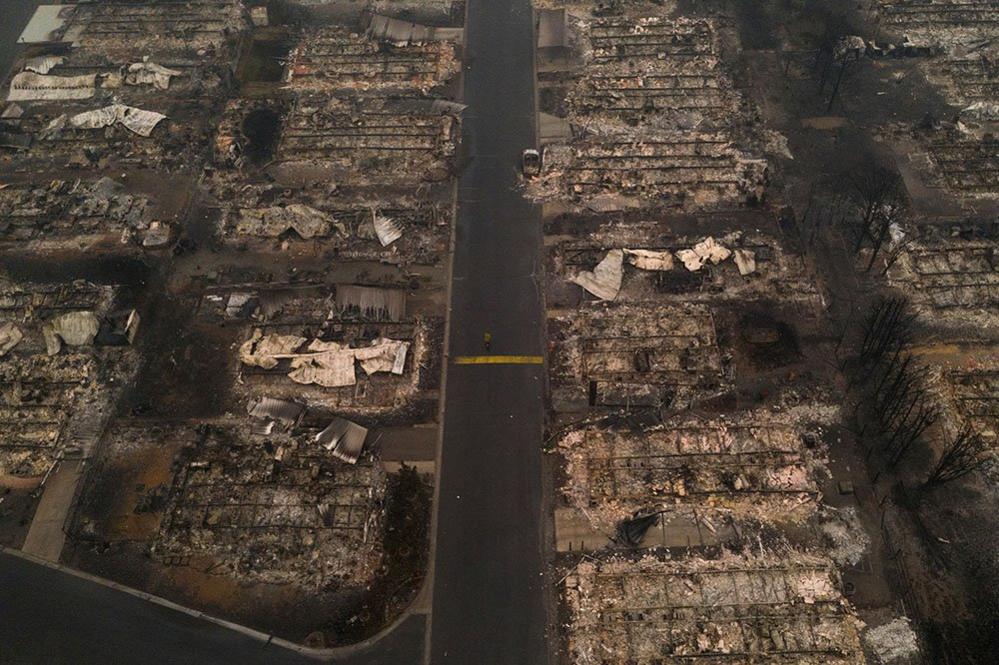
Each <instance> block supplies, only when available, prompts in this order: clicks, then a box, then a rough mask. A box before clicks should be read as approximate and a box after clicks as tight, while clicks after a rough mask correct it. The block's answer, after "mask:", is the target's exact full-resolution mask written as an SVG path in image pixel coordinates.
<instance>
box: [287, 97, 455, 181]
mask: <svg viewBox="0 0 999 665" xmlns="http://www.w3.org/2000/svg"><path fill="white" fill-rule="evenodd" d="M456 132H457V124H456V122H455V120H454V118H453V117H451V116H449V115H441V114H440V113H438V112H436V111H434V110H432V109H431V108H430V107H429V105H428V106H427V107H426V108H425V109H423V110H420V109H419V108H414V107H407V106H405V105H403V104H400V103H399V102H393V101H387V100H383V99H367V98H353V99H351V98H345V97H326V96H318V95H315V94H310V95H303V96H302V97H300V98H299V99H298V101H297V103H296V104H295V106H294V108H293V109H292V110H291V112H290V113H289V115H288V118H287V119H286V121H285V124H284V127H283V129H282V132H281V139H280V142H279V144H278V147H277V153H276V156H277V159H278V160H279V161H281V162H286V163H288V164H289V166H286V167H285V169H289V168H292V166H291V165H294V164H301V163H303V162H304V163H308V164H314V165H318V166H320V167H324V168H326V169H329V170H330V171H331V172H332V173H333V174H334V175H335V176H336V181H337V182H340V183H343V184H347V185H364V184H376V183H379V182H385V183H389V184H395V183H406V184H412V185H418V184H419V183H421V182H424V181H426V182H435V181H443V180H445V179H447V178H448V177H449V175H450V173H449V169H448V166H447V163H448V162H447V160H448V158H449V157H450V156H451V155H453V154H454V147H455V142H456V140H457V137H458V135H457V133H456Z"/></svg>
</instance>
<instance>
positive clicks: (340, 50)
mask: <svg viewBox="0 0 999 665" xmlns="http://www.w3.org/2000/svg"><path fill="white" fill-rule="evenodd" d="M460 68H461V67H460V63H459V61H458V59H457V58H456V57H455V48H454V45H453V44H452V43H450V42H447V41H440V42H427V43H414V44H401V45H400V44H397V43H393V42H391V41H389V42H387V43H384V42H383V43H380V42H377V41H375V40H373V39H370V38H368V37H367V36H365V35H360V34H356V33H352V32H350V31H349V30H347V29H345V28H342V27H338V26H334V27H325V28H321V29H318V30H314V31H311V32H309V33H306V34H305V35H303V39H302V42H301V44H300V45H299V46H298V47H296V48H294V49H292V51H291V53H290V55H289V63H288V68H287V74H286V79H287V82H288V84H289V87H290V88H291V89H292V90H296V91H319V90H365V91H374V90H378V89H381V88H385V89H391V90H399V89H404V88H409V89H412V90H413V91H414V92H420V93H423V94H427V93H429V92H430V91H431V90H432V89H433V88H436V87H438V86H440V85H443V84H444V83H446V82H447V81H448V80H450V79H451V78H452V77H453V76H455V75H456V74H457V73H458V71H459V69H460Z"/></svg>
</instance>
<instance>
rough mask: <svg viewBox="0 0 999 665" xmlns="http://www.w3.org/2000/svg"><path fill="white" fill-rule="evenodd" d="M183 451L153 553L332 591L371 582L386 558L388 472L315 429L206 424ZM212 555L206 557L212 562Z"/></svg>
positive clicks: (243, 575)
mask: <svg viewBox="0 0 999 665" xmlns="http://www.w3.org/2000/svg"><path fill="white" fill-rule="evenodd" d="M201 431H202V434H201V435H200V436H199V437H198V440H197V443H196V444H195V445H194V446H193V447H188V448H185V449H184V450H183V451H182V453H181V454H180V456H179V458H178V460H177V462H176V467H177V468H178V471H177V473H176V475H175V476H174V478H173V480H172V482H171V485H170V489H169V492H168V494H167V499H166V507H165V509H164V513H165V516H164V519H163V521H162V525H161V529H160V534H159V537H158V538H157V539H156V540H155V542H154V543H153V544H152V545H151V551H152V552H153V553H154V554H155V555H156V556H157V557H158V558H160V559H163V560H165V561H167V562H169V561H174V560H177V561H180V560H189V559H192V558H198V559H199V560H200V561H204V562H205V567H206V568H209V569H212V570H213V572H215V573H216V574H230V575H234V576H236V577H237V578H241V579H246V580H252V581H258V582H266V583H272V584H285V583H294V584H296V585H298V586H301V587H303V588H310V587H311V588H314V589H326V590H328V589H330V588H336V587H338V586H340V585H341V584H350V585H351V586H363V585H364V584H366V583H367V582H368V581H370V580H371V579H372V578H373V576H374V573H375V570H376V569H377V567H378V565H379V561H380V557H381V549H380V545H381V536H380V532H381V528H382V524H381V520H380V506H381V502H382V499H383V495H384V490H385V478H384V472H383V471H381V469H380V467H378V466H377V465H375V464H374V463H373V462H372V460H371V459H370V458H369V457H365V458H364V459H363V460H362V461H359V462H357V463H356V464H348V463H345V462H343V461H341V460H339V459H337V458H336V457H335V456H334V455H333V454H332V453H330V452H329V451H328V450H326V449H325V448H324V447H323V446H322V445H321V444H319V443H317V442H315V441H313V440H311V439H310V438H309V437H306V436H301V435H297V436H291V435H286V434H276V433H275V434H271V435H269V436H266V437H264V436H260V435H255V434H251V433H250V432H249V431H248V429H247V428H246V427H239V426H234V425H232V424H229V425H214V424H213V425H207V426H204V427H203V428H202V430H201ZM206 560H207V561H206Z"/></svg>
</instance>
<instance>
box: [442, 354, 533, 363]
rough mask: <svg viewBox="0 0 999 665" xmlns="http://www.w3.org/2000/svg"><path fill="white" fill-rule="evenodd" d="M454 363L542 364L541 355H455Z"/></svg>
mask: <svg viewBox="0 0 999 665" xmlns="http://www.w3.org/2000/svg"><path fill="white" fill-rule="evenodd" d="M454 364H455V365H544V364H545V359H544V358H543V357H541V356H455V358H454Z"/></svg>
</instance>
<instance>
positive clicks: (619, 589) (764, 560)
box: [565, 552, 865, 665]
mask: <svg viewBox="0 0 999 665" xmlns="http://www.w3.org/2000/svg"><path fill="white" fill-rule="evenodd" d="M565 586H566V598H567V602H568V605H569V609H570V612H571V615H572V616H571V632H570V638H569V651H570V653H571V657H572V662H574V663H579V664H580V665H586V664H591V663H592V664H594V665H608V664H612V663H613V664H616V663H621V664H624V663H630V664H633V665H652V664H653V663H661V662H665V661H669V662H686V661H688V660H697V662H704V663H723V662H732V661H734V660H738V661H742V662H750V661H757V660H760V661H762V660H766V661H768V662H777V661H779V662H793V663H800V664H802V665H804V664H807V663H815V664H816V665H818V663H823V664H826V663H836V664H839V665H848V664H850V665H860V664H862V663H864V662H865V660H864V656H863V650H862V648H861V646H860V640H859V629H860V623H859V621H858V620H857V619H856V618H855V617H854V616H853V614H852V611H851V609H850V607H849V605H848V604H847V603H846V601H845V599H844V598H843V596H842V595H841V594H840V592H839V591H838V590H837V588H838V586H839V582H838V575H837V573H836V569H835V566H834V565H833V563H832V562H831V561H829V560H828V559H825V558H823V557H820V556H812V555H805V554H800V553H785V552H782V553H779V554H778V553H776V552H759V553H756V554H724V555H722V556H721V557H720V558H718V559H704V558H697V557H691V558H685V559H682V560H679V561H663V560H659V559H656V558H653V557H645V558H642V559H639V560H638V561H630V560H626V559H623V558H617V559H615V558H611V559H604V560H601V561H583V562H581V563H580V564H579V565H578V566H577V568H576V569H575V570H574V571H573V572H572V573H571V574H570V575H569V576H568V577H567V579H566V581H565Z"/></svg>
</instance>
